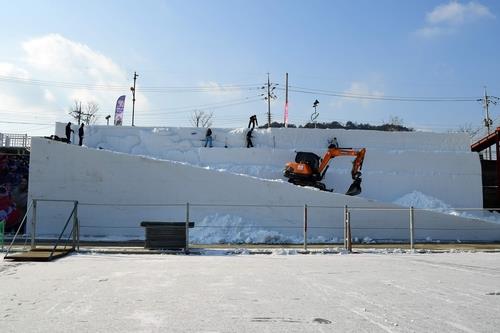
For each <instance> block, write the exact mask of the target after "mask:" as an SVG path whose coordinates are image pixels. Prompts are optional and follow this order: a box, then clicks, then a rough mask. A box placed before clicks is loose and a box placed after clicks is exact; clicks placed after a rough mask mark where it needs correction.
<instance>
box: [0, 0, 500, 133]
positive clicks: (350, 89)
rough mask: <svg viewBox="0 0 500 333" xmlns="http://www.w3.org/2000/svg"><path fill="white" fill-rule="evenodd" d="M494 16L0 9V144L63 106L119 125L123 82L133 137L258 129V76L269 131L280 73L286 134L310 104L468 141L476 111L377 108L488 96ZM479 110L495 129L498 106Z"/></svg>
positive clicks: (475, 11) (185, 4)
mask: <svg viewBox="0 0 500 333" xmlns="http://www.w3.org/2000/svg"><path fill="white" fill-rule="evenodd" d="M499 15H500V4H499V3H498V2H496V1H484V0H482V1H417V0H408V1H396V0H392V1H389V0H381V1H368V0H365V1H361V0H359V1H319V0H312V1H292V0H288V1H286V0H276V1H272V2H271V1H258V0H254V1H242V0H241V1H234V0H233V1H225V0H212V1H202V0H198V1H192V0H182V1H143V2H139V1H57V0H55V1H15V2H13V1H3V2H2V11H1V12H0V20H1V22H2V26H3V29H2V30H1V31H0V38H1V40H2V44H1V46H0V48H1V52H0V114H1V117H0V132H3V133H28V134H31V135H49V134H52V132H53V125H52V124H53V123H54V122H55V121H61V122H66V121H69V120H70V117H69V116H68V115H67V112H68V109H69V108H70V107H71V106H72V105H73V104H74V100H76V99H78V100H81V101H83V102H84V103H85V102H87V101H95V102H97V103H98V104H99V105H100V111H99V113H98V115H99V120H98V122H97V123H99V124H105V123H106V121H105V119H104V117H105V116H106V115H108V114H111V115H113V114H114V105H115V103H116V99H117V98H118V97H119V96H120V95H123V94H125V95H127V99H126V103H125V118H124V123H125V124H126V125H127V124H128V125H129V124H131V113H132V111H131V108H132V105H131V102H132V96H131V93H130V90H129V89H128V88H129V87H130V85H131V84H132V77H133V73H134V71H137V73H138V74H139V78H138V82H137V83H138V85H137V103H136V112H135V125H136V126H142V125H144V126H190V118H191V114H192V112H193V111H194V110H196V109H198V110H203V111H205V112H212V113H213V114H214V119H213V127H241V126H246V124H247V121H248V117H249V116H250V115H252V114H257V115H258V118H259V123H261V124H262V123H265V119H266V113H267V104H266V102H265V101H263V100H262V98H261V96H260V94H261V93H262V92H263V91H262V90H261V89H260V87H262V86H263V85H264V84H265V83H266V81H267V74H266V73H270V78H271V82H272V83H275V84H278V86H277V89H276V90H275V92H276V95H277V99H275V100H273V101H272V107H271V112H272V118H273V120H276V121H283V109H284V91H283V88H284V86H285V73H286V72H288V73H289V84H290V86H291V87H293V89H292V88H291V91H290V93H289V100H290V102H289V117H290V118H289V122H290V123H294V124H296V125H300V124H304V123H306V122H307V121H309V120H310V117H311V114H312V112H313V111H314V110H313V108H312V103H313V102H314V100H315V99H318V100H319V101H320V104H319V107H318V112H319V117H318V118H317V121H322V122H330V121H340V122H346V121H348V120H351V121H355V122H363V123H365V122H369V123H373V124H380V123H383V122H384V121H388V120H389V119H391V118H393V117H399V118H400V119H402V120H403V121H404V124H405V125H407V126H410V127H414V128H417V129H422V130H432V131H439V132H442V131H448V130H453V129H457V128H459V127H461V126H465V125H468V124H470V125H471V126H472V127H473V128H478V127H480V126H481V124H482V119H483V117H484V111H483V109H482V106H481V103H480V102H476V101H465V102H456V101H454V102H451V101H447V102H446V101H440V102H436V101H434V102H422V101H413V100H412V101H392V100H387V97H388V96H394V97H410V98H411V99H426V98H437V99H441V98H450V97H452V98H458V99H476V98H481V96H482V94H483V87H484V86H487V88H488V92H489V94H491V95H494V96H500V82H499V74H500V64H499V62H498V53H499V52H498V51H499V47H500V46H499V44H498V42H497V41H498V33H499V32H500V26H499ZM174 87H175V88H174ZM179 87H184V88H182V89H180V88H179ZM292 90H294V91H292ZM298 90H300V91H302V92H299V91H298ZM304 91H307V93H305V92H304ZM339 95H340V96H339ZM342 96H344V97H342ZM345 96H351V97H356V98H346V97H345ZM360 96H361V97H369V99H366V98H358V97H360ZM490 111H491V118H493V119H496V118H498V117H500V105H499V106H492V107H491V109H490Z"/></svg>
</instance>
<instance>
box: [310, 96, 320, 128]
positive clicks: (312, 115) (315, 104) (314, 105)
mask: <svg viewBox="0 0 500 333" xmlns="http://www.w3.org/2000/svg"><path fill="white" fill-rule="evenodd" d="M318 104H319V101H318V100H315V101H314V103H313V108H314V112H313V113H312V114H311V121H312V122H313V123H314V128H316V119H317V118H318V116H319V113H318V111H316V108H317V107H318Z"/></svg>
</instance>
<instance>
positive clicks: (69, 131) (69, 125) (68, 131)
mask: <svg viewBox="0 0 500 333" xmlns="http://www.w3.org/2000/svg"><path fill="white" fill-rule="evenodd" d="M71 132H73V133H75V131H73V130H72V129H71V121H70V122H69V123H68V125H66V142H67V143H71V140H70V137H71Z"/></svg>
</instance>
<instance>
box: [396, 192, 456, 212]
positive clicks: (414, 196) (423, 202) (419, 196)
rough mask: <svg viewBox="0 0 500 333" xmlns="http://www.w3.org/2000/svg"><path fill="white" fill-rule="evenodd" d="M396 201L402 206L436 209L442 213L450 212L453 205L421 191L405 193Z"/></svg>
mask: <svg viewBox="0 0 500 333" xmlns="http://www.w3.org/2000/svg"><path fill="white" fill-rule="evenodd" d="M394 203H395V204H396V205H400V206H405V207H414V208H420V209H428V210H434V211H437V212H440V213H448V214H450V212H451V211H452V209H451V207H450V206H449V205H447V204H446V203H444V202H443V201H441V200H439V199H438V198H434V197H432V196H430V195H425V194H423V193H421V192H419V191H413V192H411V193H408V194H405V195H403V196H402V197H401V198H399V199H397V200H395V201H394Z"/></svg>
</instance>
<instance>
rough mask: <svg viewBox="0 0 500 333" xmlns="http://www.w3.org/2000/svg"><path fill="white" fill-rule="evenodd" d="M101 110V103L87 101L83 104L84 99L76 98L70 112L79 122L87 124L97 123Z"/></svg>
mask: <svg viewBox="0 0 500 333" xmlns="http://www.w3.org/2000/svg"><path fill="white" fill-rule="evenodd" d="M98 111H99V104H97V102H94V101H90V102H87V103H86V104H85V105H83V106H82V101H80V100H75V104H74V105H73V106H72V107H70V109H69V112H68V114H69V115H70V116H71V117H73V119H75V120H76V121H77V122H78V124H80V123H82V122H83V123H84V124H85V125H90V124H95V122H96V121H97V119H98V116H97V112H98Z"/></svg>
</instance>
